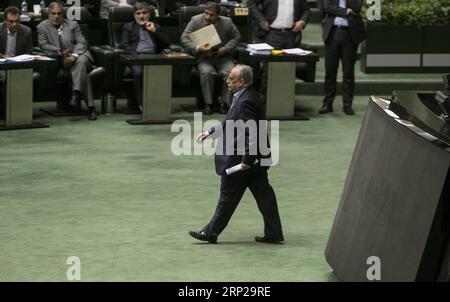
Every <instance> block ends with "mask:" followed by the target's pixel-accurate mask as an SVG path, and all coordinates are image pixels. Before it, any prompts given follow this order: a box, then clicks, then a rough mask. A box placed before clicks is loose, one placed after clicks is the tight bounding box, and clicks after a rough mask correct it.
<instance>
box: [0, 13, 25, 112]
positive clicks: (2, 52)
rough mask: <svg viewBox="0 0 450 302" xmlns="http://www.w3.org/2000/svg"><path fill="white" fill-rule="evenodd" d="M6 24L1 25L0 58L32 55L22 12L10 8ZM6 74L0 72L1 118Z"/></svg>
mask: <svg viewBox="0 0 450 302" xmlns="http://www.w3.org/2000/svg"><path fill="white" fill-rule="evenodd" d="M4 20H5V21H4V22H2V23H0V58H9V57H14V56H19V55H23V54H31V49H32V47H33V40H32V37H31V29H30V28H29V27H27V26H25V25H22V24H20V10H19V9H18V8H17V7H15V6H9V7H7V8H6V9H5V11H4ZM4 78H5V76H4V72H1V71H0V118H2V119H3V118H4V117H3V115H4V108H3V107H4V104H3V100H2V99H3V91H4V89H3V82H4Z"/></svg>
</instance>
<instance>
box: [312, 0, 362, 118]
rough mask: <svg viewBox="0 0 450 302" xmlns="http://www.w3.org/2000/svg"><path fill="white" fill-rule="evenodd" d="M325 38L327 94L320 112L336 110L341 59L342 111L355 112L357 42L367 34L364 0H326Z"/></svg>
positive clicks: (324, 7) (323, 9)
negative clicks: (363, 12)
mask: <svg viewBox="0 0 450 302" xmlns="http://www.w3.org/2000/svg"><path fill="white" fill-rule="evenodd" d="M322 11H323V12H324V15H325V17H324V20H323V21H322V24H323V41H324V42H325V87H324V88H325V97H324V100H323V105H322V107H321V108H320V110H319V113H320V114H326V113H329V112H333V101H334V97H335V96H336V76H337V70H338V67H339V60H342V70H343V81H342V101H343V111H344V113H345V114H347V115H353V114H355V112H354V111H353V108H352V103H353V90H354V87H355V63H356V52H357V50H358V45H359V43H361V42H362V41H363V40H364V39H365V38H366V31H365V29H364V23H363V21H362V18H361V14H360V13H361V0H324V1H322Z"/></svg>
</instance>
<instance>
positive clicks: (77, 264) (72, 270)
mask: <svg viewBox="0 0 450 302" xmlns="http://www.w3.org/2000/svg"><path fill="white" fill-rule="evenodd" d="M66 264H67V265H70V266H69V268H68V269H67V271H66V277H67V280H69V281H80V280H81V261H80V258H78V257H77V256H70V257H68V258H67V260H66Z"/></svg>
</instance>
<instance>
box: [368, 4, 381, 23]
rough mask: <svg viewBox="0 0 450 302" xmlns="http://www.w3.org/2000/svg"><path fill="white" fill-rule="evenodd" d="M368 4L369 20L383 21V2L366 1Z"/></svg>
mask: <svg viewBox="0 0 450 302" xmlns="http://www.w3.org/2000/svg"><path fill="white" fill-rule="evenodd" d="M366 3H367V6H368V8H367V13H366V16H367V20H369V21H380V20H381V0H366Z"/></svg>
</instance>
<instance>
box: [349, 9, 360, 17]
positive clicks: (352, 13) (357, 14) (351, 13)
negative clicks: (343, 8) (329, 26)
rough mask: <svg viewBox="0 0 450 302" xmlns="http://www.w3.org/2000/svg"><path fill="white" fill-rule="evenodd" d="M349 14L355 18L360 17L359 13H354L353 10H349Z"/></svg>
mask: <svg viewBox="0 0 450 302" xmlns="http://www.w3.org/2000/svg"><path fill="white" fill-rule="evenodd" d="M348 14H349V15H353V16H359V13H356V12H354V11H353V9H351V8H349V9H348Z"/></svg>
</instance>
